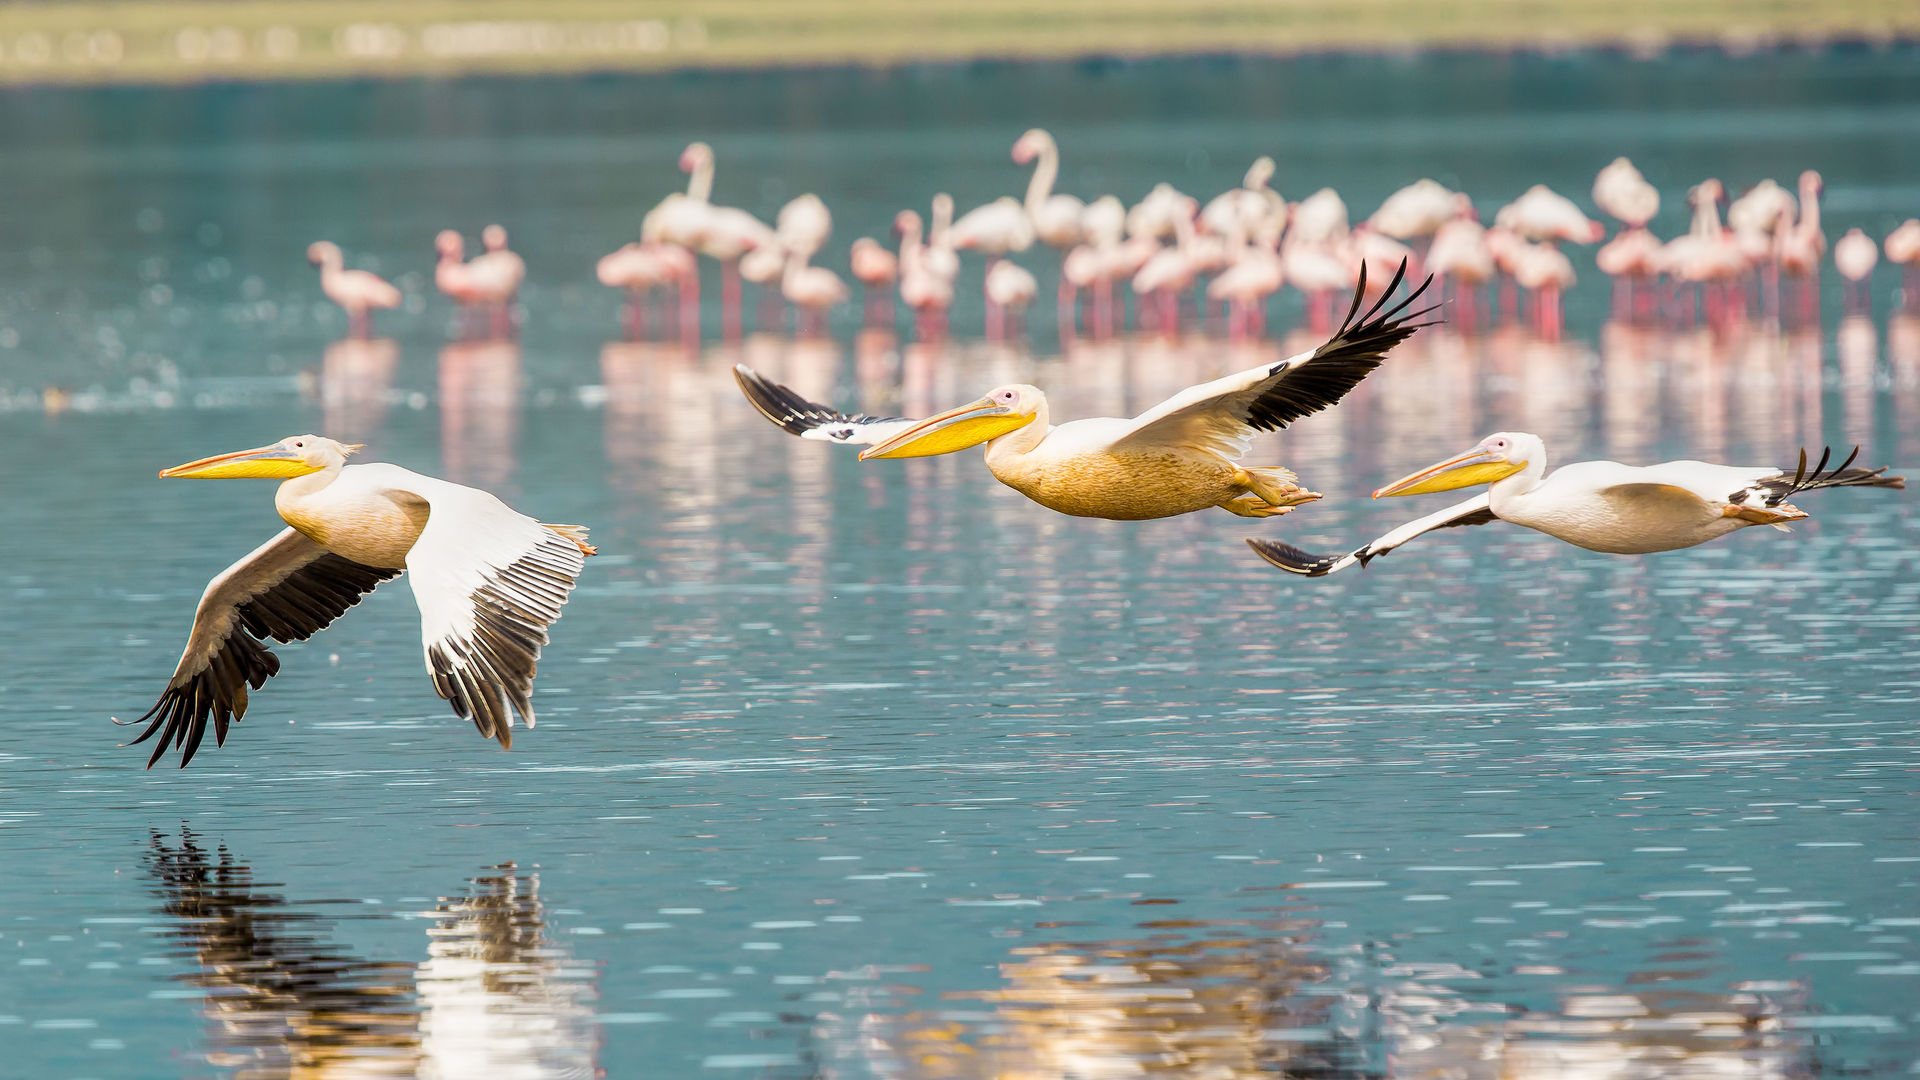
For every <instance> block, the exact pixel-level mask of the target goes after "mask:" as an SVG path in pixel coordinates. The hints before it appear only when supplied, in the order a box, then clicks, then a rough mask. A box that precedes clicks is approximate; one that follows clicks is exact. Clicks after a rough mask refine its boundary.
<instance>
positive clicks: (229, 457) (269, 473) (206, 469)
mask: <svg viewBox="0 0 1920 1080" xmlns="http://www.w3.org/2000/svg"><path fill="white" fill-rule="evenodd" d="M320 468H321V466H318V465H309V464H307V461H306V458H305V457H304V456H302V455H300V454H298V453H295V452H294V451H293V450H291V449H289V448H287V447H285V446H282V445H280V444H279V443H274V444H273V445H272V446H262V447H258V448H256V449H253V450H236V451H234V452H233V453H231V454H220V455H217V456H215V457H210V458H201V459H200V460H199V461H189V462H187V463H186V464H185V465H175V466H174V467H173V468H171V469H161V470H160V478H161V479H162V480H169V479H180V480H236V479H245V478H253V479H268V480H290V479H292V478H293V477H296V476H305V475H307V474H308V473H316V472H319V471H320Z"/></svg>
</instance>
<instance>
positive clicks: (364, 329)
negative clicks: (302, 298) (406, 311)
mask: <svg viewBox="0 0 1920 1080" xmlns="http://www.w3.org/2000/svg"><path fill="white" fill-rule="evenodd" d="M307 261H308V262H310V263H312V264H314V265H315V266H318V267H319V268H320V292H321V295H323V296H325V297H326V298H327V299H329V300H331V301H333V302H334V303H336V304H339V305H340V306H341V308H343V309H344V310H345V311H346V313H347V336H348V337H354V338H364V337H367V336H368V335H370V334H371V333H372V332H373V316H372V314H371V309H373V308H397V307H399V306H400V290H399V289H396V288H394V287H393V285H392V284H391V283H389V282H388V281H387V279H385V278H383V277H381V276H380V275H378V274H375V273H371V272H369V271H366V270H348V269H346V257H345V256H344V255H342V254H340V245H338V244H335V243H333V242H331V241H327V240H320V241H316V242H315V243H312V244H309V245H307Z"/></svg>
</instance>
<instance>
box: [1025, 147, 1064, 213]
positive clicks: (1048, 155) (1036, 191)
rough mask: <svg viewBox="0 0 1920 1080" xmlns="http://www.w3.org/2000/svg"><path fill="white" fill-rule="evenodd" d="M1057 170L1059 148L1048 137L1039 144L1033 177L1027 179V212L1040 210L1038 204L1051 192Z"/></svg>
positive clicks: (1058, 169) (1058, 165) (1045, 199)
mask: <svg viewBox="0 0 1920 1080" xmlns="http://www.w3.org/2000/svg"><path fill="white" fill-rule="evenodd" d="M1059 172H1060V149H1059V147H1057V146H1055V145H1054V144H1053V140H1052V139H1048V140H1046V141H1045V142H1042V143H1041V144H1040V163H1039V164H1038V165H1035V166H1034V168H1033V179H1031V180H1029V181H1027V213H1029V214H1037V213H1039V212H1040V204H1042V203H1044V202H1046V201H1047V196H1048V195H1050V194H1052V193H1053V181H1054V177H1056V176H1057V175H1059Z"/></svg>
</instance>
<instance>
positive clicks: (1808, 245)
mask: <svg viewBox="0 0 1920 1080" xmlns="http://www.w3.org/2000/svg"><path fill="white" fill-rule="evenodd" d="M1824 187H1825V184H1824V183H1823V182H1822V181H1821V179H1820V174H1819V173H1817V172H1814V171H1813V170H1812V169H1808V170H1807V171H1805V172H1803V173H1801V174H1800V218H1799V220H1798V221H1795V222H1793V224H1792V225H1791V226H1786V225H1783V226H1782V227H1781V228H1779V229H1778V230H1776V231H1775V232H1774V249H1773V255H1774V259H1775V261H1776V262H1778V263H1779V264H1780V274H1781V277H1782V278H1783V279H1786V280H1790V281H1792V282H1793V284H1794V287H1795V291H1796V296H1795V298H1794V299H1795V303H1794V306H1795V307H1796V308H1797V309H1798V312H1797V313H1798V316H1799V321H1800V322H1801V323H1802V324H1808V323H1817V322H1819V320H1820V263H1821V261H1822V260H1823V259H1824V258H1825V257H1826V254H1827V234H1826V233H1823V232H1821V231H1820V192H1821V190H1822V189H1823V188H1824Z"/></svg>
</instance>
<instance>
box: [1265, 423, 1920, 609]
mask: <svg viewBox="0 0 1920 1080" xmlns="http://www.w3.org/2000/svg"><path fill="white" fill-rule="evenodd" d="M1859 453H1860V448H1859V447H1857V446H1856V447H1854V450H1853V453H1852V454H1850V455H1848V456H1847V460H1845V461H1843V462H1841V463H1840V464H1839V466H1838V467H1836V468H1834V469H1832V470H1828V469H1827V461H1828V459H1829V457H1830V456H1831V454H1832V450H1831V449H1829V450H1827V451H1824V452H1822V453H1821V455H1820V463H1819V464H1818V465H1815V466H1814V467H1813V468H1812V469H1811V470H1809V469H1808V468H1807V452H1806V451H1805V450H1802V451H1800V464H1799V466H1798V467H1796V468H1794V469H1792V470H1787V469H1769V468H1765V467H1747V468H1743V467H1739V466H1734V465H1713V464H1710V463H1708V462H1705V461H1666V462H1661V463H1660V464H1658V465H1622V464H1620V463H1619V462H1617V461H1579V462H1575V463H1573V464H1571V465H1563V466H1561V467H1560V468H1558V469H1555V470H1554V472H1553V474H1552V475H1551V476H1547V475H1545V474H1546V471H1547V444H1546V443H1545V442H1544V441H1543V440H1542V439H1541V438H1540V436H1538V435H1530V434H1527V433H1526V432H1518V431H1501V432H1496V433H1494V434H1492V435H1489V436H1487V437H1486V438H1484V439H1482V440H1480V443H1479V445H1478V446H1475V447H1474V448H1473V449H1471V450H1469V451H1467V452H1466V453H1464V454H1461V455H1459V456H1458V457H1453V458H1448V459H1447V460H1446V461H1442V462H1440V463H1439V464H1437V465H1430V466H1428V467H1427V468H1424V469H1421V470H1420V471H1419V472H1417V473H1414V474H1412V475H1411V476H1407V477H1405V478H1403V479H1400V480H1396V481H1394V482H1393V483H1391V484H1388V485H1387V486H1386V487H1383V488H1381V489H1380V490H1378V491H1376V492H1374V493H1373V497H1374V498H1376V499H1379V498H1384V497H1386V496H1388V495H1422V494H1425V493H1427V492H1430V491H1450V490H1452V489H1454V488H1463V487H1471V486H1473V485H1476V484H1490V485H1492V486H1491V487H1489V488H1488V490H1487V491H1485V492H1483V493H1481V494H1479V495H1476V496H1474V497H1473V498H1471V499H1468V500H1467V501H1466V502H1463V503H1456V504H1455V505H1453V506H1449V507H1447V508H1446V509H1445V510H1441V511H1439V512H1438V513H1434V514H1428V515H1427V516H1426V517H1423V518H1419V519H1417V520H1414V521H1409V522H1407V523H1406V524H1405V525H1402V526H1400V527H1399V528H1397V529H1395V530H1393V531H1392V532H1390V533H1387V534H1386V535H1385V536H1382V537H1380V538H1379V539H1377V540H1374V541H1372V542H1370V543H1367V544H1365V545H1364V546H1362V547H1360V548H1357V549H1355V550H1353V551H1350V552H1347V553H1346V554H1344V555H1309V554H1307V553H1306V552H1304V551H1301V550H1299V549H1298V548H1294V547H1289V546H1288V545H1286V544H1275V543H1271V542H1269V541H1265V540H1254V539H1249V540H1248V541H1247V543H1248V544H1250V545H1251V546H1252V547H1253V550H1254V551H1255V552H1257V553H1259V555H1260V557H1261V558H1263V559H1265V560H1267V561H1268V562H1270V563H1272V564H1273V565H1275V566H1277V567H1279V568H1280V569H1282V570H1287V571H1291V572H1292V573H1295V574H1303V575H1305V576H1307V577H1324V576H1326V575H1327V574H1331V573H1333V572H1334V571H1336V570H1344V569H1346V568H1347V567H1349V566H1352V565H1353V564H1355V563H1359V564H1360V565H1361V566H1365V565H1367V563H1369V562H1371V561H1372V560H1374V559H1376V558H1378V557H1380V556H1382V555H1385V554H1386V553H1387V552H1389V551H1392V550H1393V549H1394V548H1397V547H1399V546H1400V545H1401V544H1404V543H1406V542H1407V541H1409V540H1412V539H1413V538H1414V537H1416V536H1419V535H1421V534H1423V533H1429V532H1432V531H1433V530H1435V529H1447V528H1452V527H1454V526H1456V525H1485V524H1487V523H1488V522H1490V521H1496V520H1498V521H1511V522H1513V523H1514V524H1515V525H1524V526H1526V527H1527V528H1529V529H1535V530H1538V531H1540V532H1543V533H1546V534H1547V535H1548V536H1551V537H1553V538H1555V539H1557V540H1565V541H1566V542H1567V543H1569V544H1572V545H1574V546H1575V547H1583V548H1586V549H1587V550H1588V551H1602V552H1606V553H1608V554H1612V555H1644V554H1647V553H1649V552H1654V551H1673V550H1675V549H1677V548H1687V547H1693V546H1694V545H1696V544H1704V543H1706V542H1707V541H1709V540H1713V539H1717V538H1719V537H1722V536H1725V535H1727V534H1728V533H1730V532H1733V531H1735V530H1736V529H1744V528H1746V527H1748V526H1749V525H1772V526H1774V527H1775V528H1777V529H1780V530H1781V531H1783V532H1784V531H1785V530H1786V525H1785V524H1784V523H1785V522H1788V521H1798V520H1800V519H1801V518H1804V517H1806V516H1807V513H1806V511H1804V510H1801V509H1800V508H1799V507H1797V506H1793V505H1792V504H1790V503H1788V502H1787V500H1788V499H1790V498H1792V497H1793V496H1795V495H1797V494H1799V493H1800V492H1803V491H1815V490H1818V489H1820V488H1830V487H1889V488H1903V487H1906V486H1907V485H1906V480H1905V478H1903V477H1899V476H1882V475H1880V474H1881V473H1884V472H1886V471H1887V469H1886V466H1884V465H1883V466H1881V467H1880V468H1878V469H1854V468H1849V467H1848V466H1850V465H1852V464H1853V459H1854V458H1855V457H1857V456H1859Z"/></svg>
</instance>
